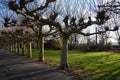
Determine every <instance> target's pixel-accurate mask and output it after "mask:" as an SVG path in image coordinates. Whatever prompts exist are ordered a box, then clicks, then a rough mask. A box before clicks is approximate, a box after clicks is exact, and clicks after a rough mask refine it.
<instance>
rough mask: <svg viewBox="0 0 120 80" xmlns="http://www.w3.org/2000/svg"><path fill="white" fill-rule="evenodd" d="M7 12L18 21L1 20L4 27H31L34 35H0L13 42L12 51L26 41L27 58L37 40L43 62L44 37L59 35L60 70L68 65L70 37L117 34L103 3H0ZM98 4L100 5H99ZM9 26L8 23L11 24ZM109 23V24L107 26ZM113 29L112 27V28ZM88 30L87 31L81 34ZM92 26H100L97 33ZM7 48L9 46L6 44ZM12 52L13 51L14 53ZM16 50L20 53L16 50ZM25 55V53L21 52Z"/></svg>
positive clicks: (31, 0) (59, 0) (52, 0)
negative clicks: (27, 44)
mask: <svg viewBox="0 0 120 80" xmlns="http://www.w3.org/2000/svg"><path fill="white" fill-rule="evenodd" d="M1 2H2V3H3V5H4V6H6V8H7V9H8V10H11V11H12V12H13V13H15V15H14V16H15V17H18V19H19V20H14V19H13V20H10V19H9V18H8V17H7V18H5V19H4V26H5V27H8V26H13V24H14V25H17V26H18V25H19V26H26V27H27V28H28V27H30V28H31V29H32V30H33V31H34V34H35V35H28V32H25V33H24V30H25V29H24V28H22V29H19V30H16V31H15V33H11V32H10V33H9V32H8V33H6V32H4V31H3V32H2V34H4V35H5V36H6V37H5V41H6V42H7V43H8V42H9V43H13V44H14V45H13V46H14V47H13V48H14V49H15V48H17V46H16V45H17V44H19V42H22V45H21V46H22V48H23V49H22V50H24V42H29V52H30V53H29V54H30V55H29V56H31V43H30V41H31V40H37V41H38V45H39V59H38V60H39V61H44V38H45V37H47V36H49V35H54V36H56V35H57V34H59V36H60V42H61V56H60V68H61V69H66V68H68V67H69V65H68V40H69V38H70V37H71V35H73V34H80V35H84V36H90V35H95V34H103V33H106V32H107V31H116V30H118V28H119V27H118V26H114V25H112V24H113V22H112V20H113V17H114V13H113V12H112V10H109V9H105V8H104V6H103V5H105V4H106V3H107V2H104V0H99V1H96V0H90V1H89V0H19V1H17V0H9V1H1ZM100 5H101V6H100ZM10 23H11V24H10ZM108 23H110V24H109V25H108ZM110 25H111V26H112V27H111V26H110ZM89 27H90V28H91V29H90V31H89V32H86V31H84V30H85V29H87V28H89ZM95 27H102V29H99V30H98V31H97V32H96V31H94V29H95ZM9 45H10V44H9ZM14 51H15V50H14ZM17 51H19V50H18V49H17ZM22 53H24V52H22Z"/></svg>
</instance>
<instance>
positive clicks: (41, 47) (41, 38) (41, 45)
mask: <svg viewBox="0 0 120 80" xmlns="http://www.w3.org/2000/svg"><path fill="white" fill-rule="evenodd" d="M38 44H39V58H38V61H40V62H42V61H44V36H42V35H40V36H39V38H38Z"/></svg>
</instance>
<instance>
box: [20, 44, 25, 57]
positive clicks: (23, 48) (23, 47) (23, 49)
mask: <svg viewBox="0 0 120 80" xmlns="http://www.w3.org/2000/svg"><path fill="white" fill-rule="evenodd" d="M24 54H25V43H24V42H22V53H21V55H22V56H24Z"/></svg>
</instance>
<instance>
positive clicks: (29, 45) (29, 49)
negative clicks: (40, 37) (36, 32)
mask: <svg viewBox="0 0 120 80" xmlns="http://www.w3.org/2000/svg"><path fill="white" fill-rule="evenodd" d="M28 57H29V58H32V42H31V41H29V42H28Z"/></svg>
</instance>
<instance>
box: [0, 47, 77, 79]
mask: <svg viewBox="0 0 120 80" xmlns="http://www.w3.org/2000/svg"><path fill="white" fill-rule="evenodd" d="M0 80H76V79H75V78H73V77H72V76H69V75H65V74H64V73H62V72H61V71H60V70H59V69H55V68H54V69H53V68H48V67H46V66H44V65H42V64H39V63H37V62H34V61H32V60H29V59H27V58H25V57H23V56H18V55H17V54H14V53H10V52H8V51H6V50H2V49H0Z"/></svg>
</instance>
